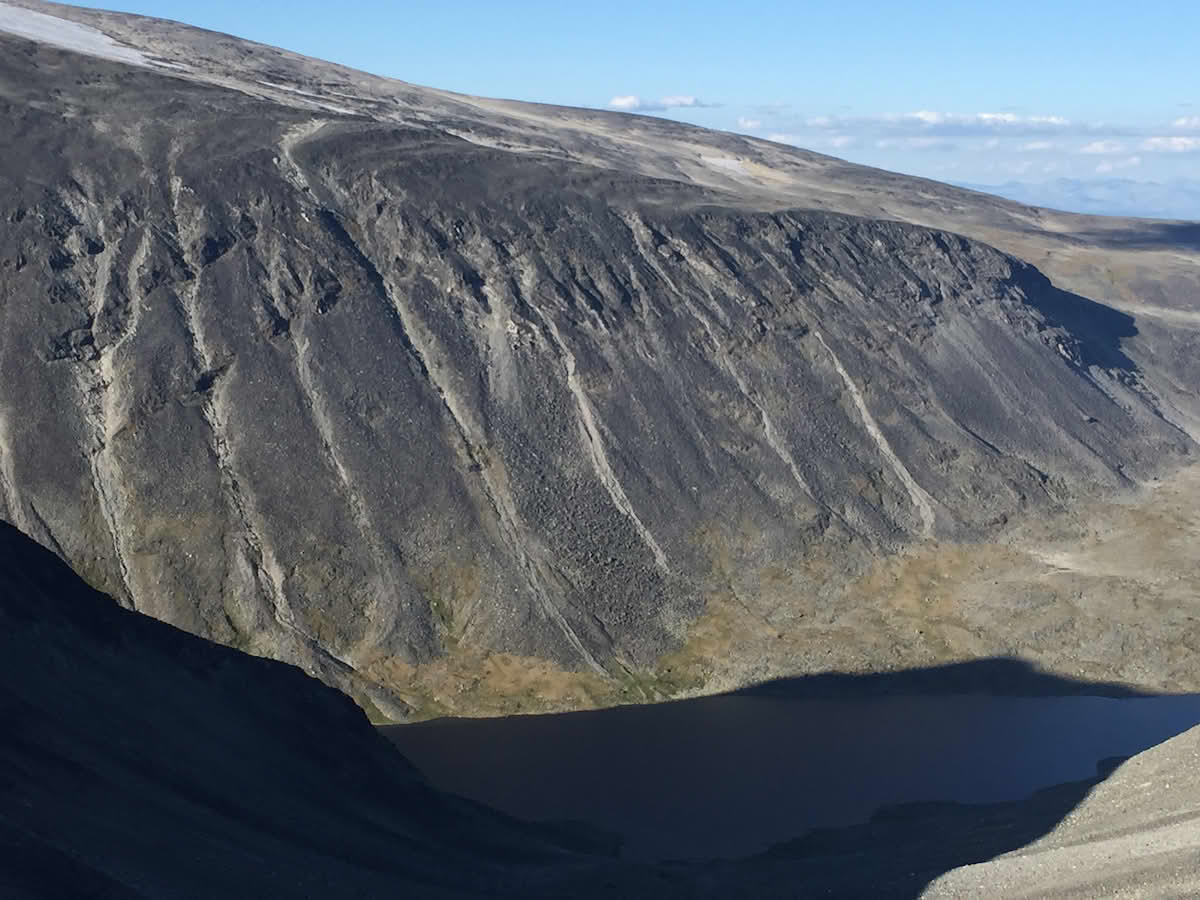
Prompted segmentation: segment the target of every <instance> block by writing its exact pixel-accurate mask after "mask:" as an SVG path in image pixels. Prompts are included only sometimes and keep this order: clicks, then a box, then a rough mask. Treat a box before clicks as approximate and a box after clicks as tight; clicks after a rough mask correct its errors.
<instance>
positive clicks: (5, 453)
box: [0, 406, 29, 534]
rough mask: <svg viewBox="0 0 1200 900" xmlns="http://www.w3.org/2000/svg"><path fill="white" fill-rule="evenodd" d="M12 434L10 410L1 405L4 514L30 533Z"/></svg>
mask: <svg viewBox="0 0 1200 900" xmlns="http://www.w3.org/2000/svg"><path fill="white" fill-rule="evenodd" d="M10 435H11V432H10V431H9V422H8V411H7V410H6V409H5V408H4V407H2V406H0V499H2V500H3V501H4V515H5V516H6V517H7V518H8V521H9V522H10V523H11V524H13V525H15V526H17V528H20V529H21V530H22V531H24V532H25V533H26V534H28V533H29V527H28V524H27V523H26V522H25V516H24V511H23V510H22V509H21V495H20V494H19V493H18V492H17V476H16V472H15V471H14V470H13V450H12V439H11V437H10Z"/></svg>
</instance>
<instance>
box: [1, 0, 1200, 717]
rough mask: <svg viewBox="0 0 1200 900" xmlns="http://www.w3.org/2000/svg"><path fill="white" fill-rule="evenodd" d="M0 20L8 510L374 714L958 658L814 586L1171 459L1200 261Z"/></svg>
mask: <svg viewBox="0 0 1200 900" xmlns="http://www.w3.org/2000/svg"><path fill="white" fill-rule="evenodd" d="M0 11H3V12H4V14H5V18H3V19H0V22H3V23H7V24H5V30H4V31H0V49H2V50H3V53H0V149H2V151H3V159H4V160H5V164H4V167H3V171H2V172H0V215H2V216H3V221H4V226H3V229H2V230H0V273H2V277H0V321H2V323H3V326H2V329H0V488H2V490H0V517H3V518H6V519H8V520H10V521H12V522H14V523H16V524H17V525H18V526H20V527H22V528H23V529H25V530H27V531H28V532H29V533H31V534H33V535H34V536H36V537H37V539H38V540H40V541H41V542H43V543H44V544H45V545H46V546H48V547H51V548H53V549H54V550H55V551H56V552H57V553H59V554H60V555H61V556H62V557H63V558H64V559H66V560H68V561H70V562H71V563H72V565H74V566H75V567H76V568H77V569H78V570H79V571H80V572H81V573H82V574H84V576H85V577H86V578H87V579H88V581H89V582H90V583H92V584H93V585H95V586H97V587H99V588H101V589H103V590H105V591H108V592H110V593H112V594H113V595H114V596H115V597H117V598H119V600H120V601H121V602H122V603H124V604H126V605H128V606H132V607H135V608H136V609H138V610H140V611H143V612H146V613H148V614H150V615H152V616H155V617H157V618H160V619H163V620H165V621H168V622H171V623H172V624H175V625H177V626H179V627H181V628H184V629H186V630H188V631H192V632H195V633H197V634H200V635H203V636H205V637H209V638H212V639H214V640H218V641H221V642H224V643H227V644H230V645H232V646H235V647H239V648H243V649H247V650H251V651H253V652H255V653H259V654H265V655H269V656H273V657H276V658H279V659H284V660H289V661H294V662H296V663H298V664H300V665H302V666H304V667H305V668H307V669H308V670H309V671H310V672H313V673H316V674H318V675H320V677H322V678H324V679H325V680H327V681H329V682H330V683H332V684H335V685H338V686H340V687H342V688H344V689H346V690H348V691H350V692H351V693H353V694H354V695H355V696H356V697H357V698H358V699H359V700H360V702H363V703H364V705H366V706H367V707H368V708H371V707H374V708H376V709H377V710H378V711H381V712H382V713H383V714H385V715H387V716H389V717H394V718H404V717H406V716H409V715H413V714H423V713H428V712H431V711H436V710H441V709H459V710H463V711H467V712H471V711H479V710H482V709H486V708H490V707H489V706H488V704H489V703H491V702H493V701H494V698H496V697H503V698H506V700H505V702H507V703H522V702H525V703H528V704H530V705H533V706H538V707H556V706H558V707H561V706H577V705H583V704H588V703H593V702H608V701H611V700H613V699H620V698H621V697H630V696H636V697H654V696H660V695H663V694H672V693H679V692H687V691H695V690H701V689H704V688H705V687H712V686H715V685H716V684H717V681H716V677H717V669H718V668H720V669H721V670H722V671H721V674H720V677H721V679H723V680H722V681H721V683H722V684H732V683H741V682H746V681H749V680H752V679H754V678H757V677H762V676H764V675H767V674H774V673H780V672H789V671H790V672H795V671H815V670H820V669H824V668H830V667H838V668H844V669H854V670H861V669H867V668H879V667H881V666H891V665H897V664H902V663H905V662H918V661H926V660H927V659H929V658H931V657H937V656H954V655H956V654H957V653H960V652H961V650H962V647H961V645H955V646H949V645H947V647H942V646H940V645H936V646H935V645H931V644H928V643H925V644H922V643H921V642H919V641H918V642H917V643H916V644H914V645H913V646H902V645H898V644H897V642H896V641H895V640H894V636H892V635H890V634H889V632H888V629H889V628H891V627H892V626H891V623H890V621H888V619H887V616H886V615H882V614H881V616H879V617H877V619H881V621H879V620H876V621H870V620H869V621H867V622H866V624H865V627H864V621H863V617H864V609H865V608H869V604H868V606H867V607H864V605H863V602H862V601H861V599H860V598H858V597H857V596H856V595H855V593H854V592H853V591H852V590H850V589H849V588H848V587H847V585H849V584H851V583H852V582H854V580H855V579H859V578H862V577H865V576H868V575H870V573H871V572H872V571H873V569H872V567H873V566H877V565H878V564H879V561H880V560H886V559H887V558H889V557H891V556H892V555H894V554H896V553H897V552H900V551H903V550H905V549H906V548H910V547H913V546H914V545H918V544H922V545H924V546H942V545H944V544H946V543H947V542H949V543H952V544H953V545H954V546H958V545H960V544H962V545H972V544H977V543H978V542H980V541H985V540H992V539H994V538H995V536H996V535H997V534H999V533H1000V532H1001V530H1002V529H1005V528H1008V527H1011V526H1012V525H1013V524H1014V523H1023V522H1027V521H1030V520H1031V519H1032V518H1035V517H1041V516H1043V515H1045V514H1048V513H1050V512H1053V511H1055V510H1061V509H1062V508H1064V507H1065V506H1067V505H1070V504H1073V503H1076V502H1079V501H1081V500H1085V499H1088V498H1104V497H1106V496H1108V495H1110V494H1113V493H1114V492H1117V491H1121V490H1125V489H1129V488H1130V487H1132V486H1133V485H1134V484H1135V483H1136V482H1141V481H1146V480H1148V479H1150V478H1151V477H1153V476H1155V475H1158V474H1164V473H1166V472H1168V471H1170V470H1171V469H1172V468H1173V467H1175V466H1177V465H1178V464H1179V463H1180V462H1182V461H1187V460H1188V459H1190V457H1191V456H1192V454H1193V453H1194V451H1195V447H1196V445H1195V443H1194V437H1195V436H1196V435H1197V433H1198V431H1197V428H1196V424H1197V423H1198V422H1200V403H1198V402H1197V399H1196V394H1195V391H1194V389H1193V387H1191V385H1194V384H1195V381H1194V380H1190V379H1191V378H1192V376H1194V375H1195V374H1196V373H1195V372H1194V361H1192V360H1194V358H1195V357H1194V356H1193V355H1191V354H1190V350H1189V348H1192V347H1194V344H1195V340H1196V334H1197V332H1196V330H1195V328H1194V326H1193V321H1192V320H1193V317H1196V316H1198V315H1200V313H1197V312H1196V311H1195V307H1194V306H1193V305H1192V299H1190V298H1192V296H1193V294H1192V291H1193V287H1194V285H1195V284H1196V283H1197V282H1196V281H1195V280H1193V278H1194V276H1195V272H1196V271H1200V269H1197V268H1196V267H1195V260H1196V258H1197V253H1196V247H1195V246H1194V238H1192V239H1189V238H1188V237H1187V235H1188V234H1190V232H1187V231H1179V230H1170V229H1169V228H1168V226H1165V225H1155V226H1154V227H1153V229H1150V230H1149V231H1146V232H1145V233H1143V234H1140V236H1139V235H1138V234H1134V233H1133V232H1131V231H1129V230H1122V229H1125V228H1126V226H1125V225H1122V224H1121V223H1119V222H1117V223H1114V222H1110V221H1106V220H1092V219H1087V218H1085V217H1067V216H1061V215H1057V214H1048V213H1045V212H1044V211H1038V210H1032V209H1029V208H1026V207H1021V206H1018V205H1017V204H1012V203H1008V202H1006V201H1001V200H998V199H995V198H987V197H983V196H982V195H976V194H972V193H971V192H967V191H961V190H956V189H953V188H949V187H945V186H940V185H933V184H932V183H929V182H923V181H919V180H915V179H903V178H900V177H899V176H891V175H888V174H886V173H880V172H876V171H874V170H869V169H863V168H861V167H854V166H850V165H848V164H845V163H840V162H839V161H836V160H831V159H829V158H827V157H820V156H818V155H816V154H810V153H806V152H804V151H799V150H792V149H790V148H783V147H780V146H778V145H771V144H767V143H765V142H761V141H752V140H750V139H744V138H735V137H733V136H730V135H720V134H714V133H710V132H706V131H703V130H701V129H695V128H690V127H686V126H680V125H677V124H675V123H670V122H662V121H655V120H649V119H644V118H639V117H629V116H620V115H615V114H608V113H599V112H585V111H567V110H557V109H554V108H548V107H537V106H531V105H523V104H514V103H505V102H500V101H486V100H480V99H477V98H466V97H459V96H456V95H450V94H446V93H444V92H438V91H434V90H430V89H424V88H416V87H413V86H411V85H406V84H403V83H399V82H392V81H387V80H385V79H378V78H374V77H372V76H367V75H364V74H362V73H356V72H352V71H350V70H346V69H343V68H340V67H336V66H331V65H327V64H324V63H319V62H316V61H313V60H307V59H304V58H301V57H297V56H294V55H291V54H287V53H284V52H282V51H277V50H274V49H271V48H264V47H261V46H259V45H254V44H249V43H247V42H242V41H237V40H236V39H233V38H229V37H226V36H222V35H213V34H211V33H208V32H203V31H200V30H197V29H189V28H186V27H184V26H180V25H176V24H173V23H164V22H160V21H156V20H147V19H141V18H138V17H132V16H122V15H118V14H108V13H96V12H91V11H84V10H79V9H73V8H70V7H59V6H56V5H53V4H45V3H33V2H27V3H21V4H11V3H7V4H4V5H3V6H2V7H0ZM30 11H33V12H30ZM30 16H34V17H35V18H33V19H30ZM37 16H41V17H42V18H36V17H37ZM31 22H32V23H33V24H32V25H31V24H30V23H31ZM14 23H15V24H14ZM89 29H93V30H90V31H89ZM94 29H102V30H103V33H104V34H107V35H109V36H110V37H108V38H105V39H104V40H107V41H108V43H107V44H105V43H103V41H101V40H100V38H98V37H97V34H99V32H96V31H95V30H94ZM13 32H15V33H13ZM64 34H65V35H67V37H66V38H64V37H63V35H64ZM101 37H103V35H101ZM31 38H33V39H32V40H31ZM68 38H69V39H68ZM89 41H90V42H91V43H89ZM114 41H115V42H117V43H115V44H114V43H113V42H114ZM109 45H112V46H115V47H117V48H118V49H117V50H115V51H114V50H113V49H112V48H111V47H110V46H109ZM98 48H99V49H98ZM105 48H107V49H105ZM80 49H82V50H83V51H85V52H82V53H81V52H77V51H79V50H80ZM114 57H116V58H114ZM863 215H867V216H870V218H863V217H862V216H863ZM914 223H915V224H914ZM927 226H932V227H927ZM1179 227H1180V228H1182V227H1183V226H1179ZM1189 240H1191V241H1192V243H1188V241H1189ZM987 242H990V244H992V245H995V246H998V247H1001V248H1002V250H1003V251H1007V252H1002V250H998V249H994V247H993V246H991V245H989V243H987ZM1011 254H1017V255H1011ZM1019 257H1023V259H1022V258H1019ZM1164 260H1166V261H1167V262H1164ZM1031 262H1032V263H1036V264H1038V265H1046V267H1047V270H1048V271H1051V272H1053V273H1054V274H1055V277H1056V278H1058V279H1059V283H1058V285H1057V286H1056V285H1055V284H1052V283H1051V282H1050V281H1049V280H1048V279H1047V278H1046V277H1045V276H1044V275H1043V274H1042V273H1041V272H1040V271H1039V270H1038V269H1036V268H1034V266H1033V265H1031ZM1160 263H1161V265H1160ZM1102 265H1103V266H1105V267H1106V268H1104V271H1105V272H1107V273H1108V274H1107V275H1106V276H1103V277H1102V275H1100V274H1097V273H1098V272H1099V271H1100V269H1099V268H1098V267H1102ZM1120 266H1124V267H1125V269H1123V270H1121V271H1120V272H1114V267H1117V268H1119V267H1120ZM1156 267H1157V269H1156ZM1155 269H1156V274H1155V275H1154V280H1153V282H1152V283H1153V285H1154V289H1155V293H1154V294H1153V296H1150V297H1149V300H1147V297H1146V295H1144V292H1141V290H1140V288H1139V287H1138V285H1139V284H1141V283H1142V282H1143V281H1145V279H1146V278H1147V277H1149V276H1147V275H1146V272H1147V271H1148V270H1155ZM1106 278H1107V282H1106V281H1105V279H1106ZM1139 279H1140V280H1139ZM1105 283H1107V284H1109V285H1110V286H1112V290H1111V292H1110V293H1111V294H1112V296H1097V292H1096V291H1094V290H1092V289H1093V288H1097V287H1102V286H1103V284H1105ZM1072 290H1074V291H1078V292H1079V293H1072V292H1071V291H1072ZM1085 295H1087V296H1085ZM1089 296H1090V297H1093V298H1094V299H1088V297H1089ZM1097 300H1103V301H1106V302H1108V303H1109V304H1112V305H1102V303H1100V302H1097ZM1149 301H1153V302H1152V303H1151V302H1149ZM1139 304H1141V305H1140V306H1139ZM1115 307H1120V309H1118V308H1115ZM1189 366H1191V367H1193V368H1191V369H1190V368H1189ZM738 609H744V610H746V611H747V614H746V615H742V614H741V613H739V612H736V610H738ZM727 610H734V613H733V614H732V615H729V614H727ZM751 610H753V612H752V613H751V612H750V611H751ZM760 610H765V611H764V612H760ZM872 615H874V613H872ZM869 618H870V617H868V619H869ZM760 619H761V622H760V621H759V620H760ZM698 622H699V623H700V625H699V626H698V625H697V623H698ZM764 622H765V623H766V631H768V632H770V633H771V634H776V635H778V639H779V640H780V641H781V642H782V643H781V644H780V647H781V648H784V649H780V650H779V651H778V652H774V651H772V650H771V649H770V646H769V643H770V642H768V646H759V647H758V649H756V650H755V651H753V653H749V654H741V655H734V656H732V657H731V655H730V653H729V652H728V651H729V648H730V647H731V646H737V645H738V643H739V641H740V640H741V638H742V636H743V635H745V634H746V633H748V632H747V629H751V630H753V633H755V634H756V635H757V634H758V632H759V631H760V630H762V629H761V628H760V626H761V625H762V623H764ZM701 626H702V627H704V628H706V629H707V631H705V632H704V635H705V639H704V641H701V642H699V643H698V642H697V641H696V640H694V638H695V637H696V635H697V633H698V632H697V628H698V627H701ZM999 627H1000V628H1002V629H1011V634H1006V637H1012V636H1016V635H1019V636H1020V637H1021V638H1022V640H1026V639H1028V638H1029V633H1028V629H1029V628H1030V627H1032V624H1031V623H1028V622H1024V621H1021V620H1017V621H1015V622H1013V623H1009V624H1001V625H1000V626H999ZM714 632H715V633H716V634H715V637H713V634H714ZM785 635H786V636H787V638H786V640H785ZM710 638H711V639H710ZM755 643H756V644H760V645H761V644H762V641H759V640H758V639H757V637H756V640H755ZM1027 643H1028V644H1029V648H1028V649H1029V652H1030V653H1031V655H1033V656H1035V657H1036V656H1037V655H1038V653H1039V652H1043V651H1044V650H1045V649H1046V648H1047V647H1053V646H1056V645H1055V642H1054V641H1053V640H1049V642H1048V643H1047V639H1046V638H1045V636H1044V635H1043V636H1042V637H1041V638H1036V639H1029V640H1027ZM731 659H732V661H731ZM1104 664H1105V665H1107V666H1108V671H1102V672H1099V673H1097V674H1103V675H1113V676H1115V677H1123V678H1129V677H1131V676H1130V673H1129V672H1128V671H1126V670H1124V669H1122V668H1121V666H1122V665H1123V662H1122V660H1121V659H1119V658H1117V657H1112V658H1110V659H1108V660H1107V661H1106V662H1105V663H1104ZM1149 680H1150V681H1154V678H1150V679H1149ZM1155 686H1160V685H1159V684H1157V683H1156V684H1155ZM460 694H461V695H464V696H465V699H463V698H462V697H459V696H458V695H460Z"/></svg>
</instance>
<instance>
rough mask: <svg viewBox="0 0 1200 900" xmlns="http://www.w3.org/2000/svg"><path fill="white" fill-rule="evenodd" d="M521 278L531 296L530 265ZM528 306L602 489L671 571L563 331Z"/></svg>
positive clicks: (535, 306) (665, 569) (667, 572)
mask: <svg viewBox="0 0 1200 900" xmlns="http://www.w3.org/2000/svg"><path fill="white" fill-rule="evenodd" d="M521 280H522V285H521V289H522V291H524V293H525V296H526V297H532V296H533V291H534V287H535V280H536V275H535V273H534V272H533V270H532V269H531V268H529V267H524V271H523V272H522V275H521ZM530 306H531V308H532V309H533V310H534V311H535V312H536V313H537V315H538V317H539V318H540V319H541V320H542V323H543V324H544V325H545V326H546V330H547V331H548V332H549V333H550V337H551V338H552V339H553V341H554V344H555V346H556V348H557V350H558V352H559V355H560V356H561V357H562V359H563V365H564V366H565V367H566V371H567V379H566V381H567V390H568V391H569V392H570V394H571V397H572V398H573V399H574V400H575V408H576V410H577V411H578V413H579V427H580V431H581V433H582V437H583V443H584V445H585V446H586V447H587V450H588V456H589V458H590V459H591V462H592V468H593V470H594V471H595V472H596V477H597V478H598V479H599V481H600V483H601V484H602V485H604V489H605V490H606V491H607V492H608V496H609V497H610V498H611V499H612V502H613V506H615V507H616V508H617V509H618V510H619V511H620V512H621V514H622V515H624V516H625V517H626V518H627V519H629V521H630V522H631V523H632V524H633V528H634V530H635V531H636V532H637V533H638V537H640V538H641V539H642V543H644V544H645V545H646V546H647V547H648V548H649V550H650V552H651V553H652V554H653V556H654V562H655V565H657V566H658V568H659V569H660V570H661V571H662V573H663V574H664V575H670V574H671V567H670V565H669V563H668V562H667V554H666V553H664V552H663V549H662V547H660V546H659V543H658V541H656V540H655V539H654V535H653V534H651V533H650V529H649V528H647V527H646V524H645V523H644V522H643V521H642V520H641V517H640V516H638V514H637V510H635V509H634V508H633V504H632V503H631V502H630V501H629V496H628V495H627V494H626V493H625V488H624V487H622V485H621V480H620V479H619V478H618V477H617V473H616V472H614V471H613V467H612V464H611V463H609V461H608V453H607V452H606V451H605V449H604V438H603V437H602V435H601V434H600V428H599V426H598V425H597V424H596V415H595V412H594V410H593V409H592V401H591V399H590V398H589V397H588V395H587V392H586V391H585V390H584V389H583V385H582V384H580V382H579V372H578V367H577V366H578V364H577V363H576V360H575V354H574V353H572V352H571V351H570V349H569V348H568V347H567V344H566V342H565V341H564V340H563V339H562V335H561V334H560V333H559V331H558V326H557V325H555V324H554V320H553V319H551V318H550V316H548V315H546V313H545V312H543V311H542V309H541V307H540V306H539V305H538V304H537V303H531V304H530Z"/></svg>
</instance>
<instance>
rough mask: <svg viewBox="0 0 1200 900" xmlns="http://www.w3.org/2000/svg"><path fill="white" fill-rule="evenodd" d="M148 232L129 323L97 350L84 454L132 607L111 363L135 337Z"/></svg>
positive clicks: (96, 304) (105, 263) (107, 255)
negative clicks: (89, 445) (90, 445)
mask: <svg viewBox="0 0 1200 900" xmlns="http://www.w3.org/2000/svg"><path fill="white" fill-rule="evenodd" d="M150 240H151V236H150V231H149V229H142V233H141V236H140V238H139V239H138V245H137V248H136V249H135V250H134V253H133V256H132V257H131V258H130V261H129V268H128V270H127V272H126V284H127V285H128V290H129V305H130V308H129V321H128V322H127V324H126V326H125V329H124V331H123V332H122V334H121V336H120V337H119V338H117V339H116V340H115V341H113V342H111V343H109V344H106V345H105V346H104V347H102V348H101V349H100V355H99V360H98V361H97V364H96V367H95V370H94V373H93V377H94V382H95V384H94V388H95V390H94V391H93V392H92V393H93V394H95V395H97V396H96V399H95V401H94V404H95V406H96V408H95V409H94V410H90V411H89V414H88V415H87V416H86V417H85V420H86V421H87V422H88V424H89V427H90V429H91V431H92V440H93V444H94V446H93V448H92V450H91V452H90V453H89V454H88V462H89V465H90V467H91V471H92V484H93V485H94V486H95V490H96V502H97V505H98V506H99V508H100V515H101V518H103V519H104V523H105V525H106V526H107V528H108V532H109V537H110V539H111V541H112V545H113V553H114V554H115V555H116V559H117V568H118V570H119V571H120V575H121V583H122V584H123V585H124V586H125V591H126V593H127V595H128V597H129V602H130V604H131V605H132V606H133V607H134V608H135V609H136V608H137V601H138V597H137V594H136V592H135V591H134V587H133V578H132V574H131V572H130V569H129V550H128V547H127V546H126V545H127V543H128V537H129V536H128V533H127V529H125V528H123V527H122V525H121V518H122V516H121V511H122V508H123V506H124V502H125V501H124V492H123V488H122V475H121V471H120V464H119V462H118V460H117V458H116V455H115V454H114V453H113V447H112V443H113V439H114V438H115V437H116V436H117V434H118V433H119V432H120V431H121V430H122V429H123V428H124V427H125V426H126V424H127V422H125V420H124V418H123V416H122V413H121V410H120V404H121V400H122V398H121V396H120V386H119V384H118V383H117V371H116V365H115V362H114V359H115V357H116V354H117V353H118V352H119V351H120V350H121V348H122V347H124V346H125V344H126V343H128V342H129V341H130V340H132V339H133V337H134V335H135V334H136V333H137V328H138V324H139V322H140V321H141V315H142V307H143V306H144V305H145V298H143V297H142V296H141V295H140V293H139V289H138V276H139V273H140V271H141V269H142V266H143V265H144V264H145V262H146V259H147V257H148V256H149V253H150ZM115 252H116V251H115V249H114V248H113V247H109V248H108V249H107V250H105V252H104V253H103V254H101V255H100V256H99V257H98V262H97V272H96V277H95V280H94V285H93V288H92V320H93V321H94V322H95V321H99V319H100V316H101V315H102V313H103V312H104V308H105V303H106V301H107V299H108V292H109V286H110V285H111V281H112V263H113V258H112V257H113V255H114V254H115ZM83 387H84V400H83V406H84V408H85V409H87V408H88V407H89V406H90V405H92V404H91V403H89V400H88V396H87V395H88V393H89V391H88V390H87V386H86V385H85V386H83Z"/></svg>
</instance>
